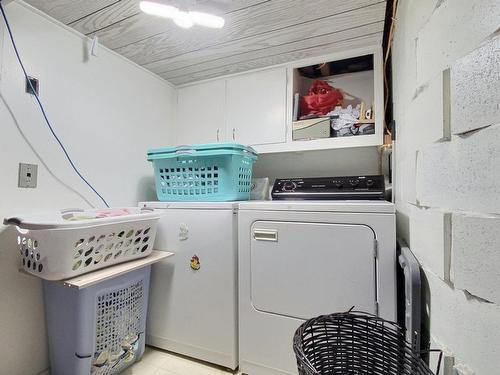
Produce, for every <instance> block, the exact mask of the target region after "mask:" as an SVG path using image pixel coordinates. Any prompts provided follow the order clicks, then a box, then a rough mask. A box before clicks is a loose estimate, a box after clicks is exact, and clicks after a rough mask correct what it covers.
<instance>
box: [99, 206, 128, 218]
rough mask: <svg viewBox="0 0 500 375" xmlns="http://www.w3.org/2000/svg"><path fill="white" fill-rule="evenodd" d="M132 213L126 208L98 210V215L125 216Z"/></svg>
mask: <svg viewBox="0 0 500 375" xmlns="http://www.w3.org/2000/svg"><path fill="white" fill-rule="evenodd" d="M125 215H130V210H128V209H126V208H111V209H107V210H99V211H96V217H100V218H103V217H115V216H125Z"/></svg>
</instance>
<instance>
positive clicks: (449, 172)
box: [392, 0, 500, 375]
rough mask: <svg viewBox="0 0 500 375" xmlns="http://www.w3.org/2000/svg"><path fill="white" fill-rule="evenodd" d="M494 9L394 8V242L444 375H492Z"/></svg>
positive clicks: (472, 5)
mask: <svg viewBox="0 0 500 375" xmlns="http://www.w3.org/2000/svg"><path fill="white" fill-rule="evenodd" d="M499 30H500V2H499V1H498V0H400V1H399V7H398V13H397V15H396V28H395V34H394V44H393V52H392V65H393V77H392V79H393V94H394V95H393V97H394V116H395V120H396V126H397V140H396V142H395V150H394V151H395V189H394V191H395V201H396V206H397V225H398V234H399V236H400V237H402V238H404V239H405V240H406V242H407V243H408V244H409V245H410V248H411V249H412V250H413V252H414V253H415V255H416V256H417V258H418V259H419V261H420V262H421V264H422V267H423V269H424V273H425V278H424V280H425V286H426V293H425V294H426V295H425V298H426V303H427V310H428V315H429V322H428V324H427V325H428V327H429V331H430V336H431V343H432V345H434V346H438V347H441V348H443V349H444V350H445V351H446V353H447V361H446V366H445V367H446V368H445V372H444V374H446V375H449V374H450V375H451V374H479V375H493V374H499V373H500V287H499V286H500V35H499V34H500V32H499Z"/></svg>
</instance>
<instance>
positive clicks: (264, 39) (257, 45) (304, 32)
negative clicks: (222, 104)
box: [118, 3, 385, 73]
mask: <svg viewBox="0 0 500 375" xmlns="http://www.w3.org/2000/svg"><path fill="white" fill-rule="evenodd" d="M384 13H385V4H383V3H380V4H375V5H373V6H370V7H364V8H360V9H356V10H353V11H350V12H348V13H343V14H338V15H334V16H331V17H327V18H322V19H320V20H316V21H311V22H307V23H303V24H300V25H297V26H294V27H290V28H286V29H281V30H278V31H275V32H269V33H265V34H260V35H257V36H254V37H250V38H245V39H241V40H238V41H232V42H227V43H223V44H219V45H217V46H214V47H208V48H205V49H200V50H196V51H193V52H188V53H185V54H181V55H172V57H170V58H166V59H162V60H158V61H155V62H153V63H147V61H148V60H149V58H150V56H161V55H159V54H158V52H159V51H163V49H162V46H161V45H160V46H150V48H151V50H150V52H149V53H148V52H146V51H143V53H141V54H140V55H135V54H134V55H133V56H129V55H128V54H127V53H126V52H124V51H118V52H119V53H121V54H122V55H124V56H125V57H128V58H130V59H131V60H133V61H135V62H136V63H138V64H141V65H143V66H144V67H145V68H146V69H149V70H151V71H153V72H155V73H166V72H171V71H175V70H178V69H183V68H186V67H190V66H192V65H198V64H199V65H200V66H203V64H204V63H206V62H214V61H217V60H218V61H219V63H223V62H224V59H225V58H228V57H230V56H233V55H237V54H242V53H248V52H252V51H257V50H261V49H266V48H270V47H274V46H279V45H282V44H288V43H292V42H295V41H298V40H305V39H311V38H314V37H317V36H321V35H327V34H333V33H336V32H339V31H342V30H346V29H352V28H356V27H359V26H363V25H367V24H373V23H375V22H378V21H383V19H384Z"/></svg>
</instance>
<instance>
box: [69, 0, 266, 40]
mask: <svg viewBox="0 0 500 375" xmlns="http://www.w3.org/2000/svg"><path fill="white" fill-rule="evenodd" d="M115 1H116V0H115ZM267 1H270V0H236V1H231V3H230V4H228V9H227V10H226V11H227V12H234V11H236V10H239V9H242V8H246V7H249V6H254V5H257V4H261V3H264V2H267ZM139 2H140V0H120V1H119V2H117V3H115V4H113V5H111V6H109V7H106V8H104V9H102V10H100V11H98V12H95V13H93V14H90V15H89V16H87V17H84V18H81V19H79V20H78V21H76V22H73V23H71V25H70V26H71V27H73V28H74V29H76V30H78V31H79V32H81V33H82V34H85V35H88V34H92V33H94V32H96V31H98V30H102V29H104V28H105V27H108V26H110V25H113V24H115V23H118V22H121V21H124V20H126V19H127V18H130V17H133V16H136V15H138V14H140V13H141V10H140V8H139ZM158 21H159V22H168V21H166V20H160V19H159V20H158Z"/></svg>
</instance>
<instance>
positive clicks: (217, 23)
mask: <svg viewBox="0 0 500 375" xmlns="http://www.w3.org/2000/svg"><path fill="white" fill-rule="evenodd" d="M139 7H140V8H141V10H142V11H143V12H144V13H146V14H150V15H153V16H158V17H163V18H169V19H171V20H173V21H174V23H175V24H176V25H177V26H179V27H182V28H185V29H188V28H190V27H192V26H193V24H196V25H200V26H205V27H211V28H214V29H220V28H222V27H224V18H222V17H219V16H216V15H214V14H209V13H202V12H195V11H187V12H186V11H183V10H180V9H178V8H176V7H174V6H172V5H164V4H159V3H156V2H154V1H141V2H140V3H139Z"/></svg>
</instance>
